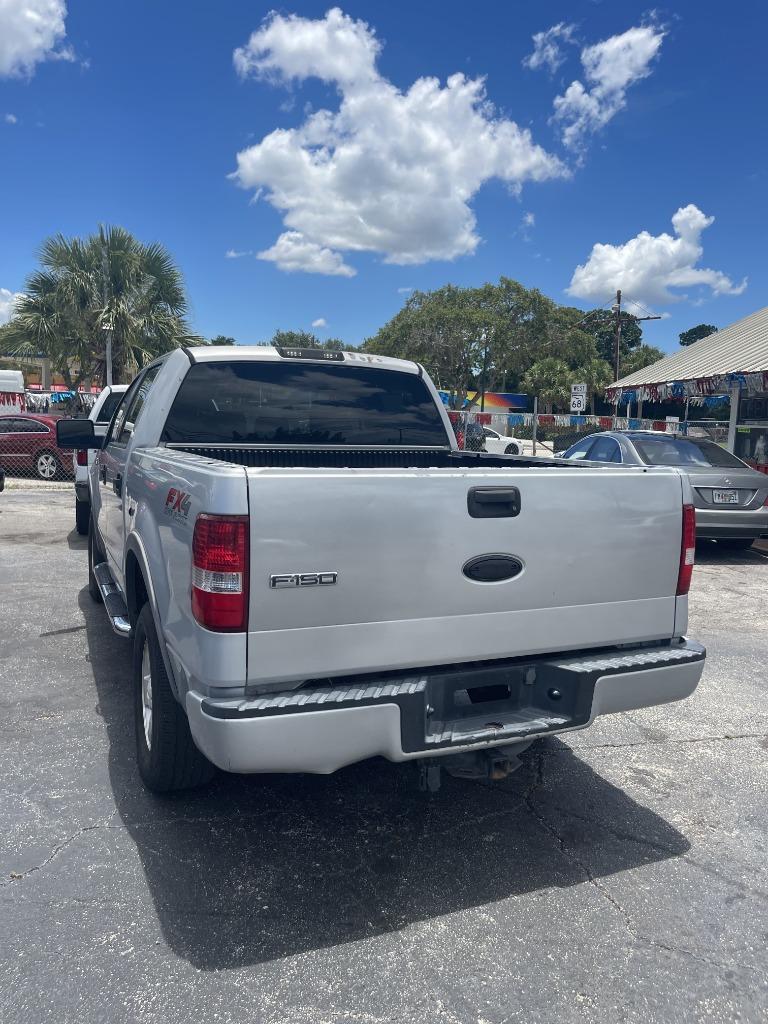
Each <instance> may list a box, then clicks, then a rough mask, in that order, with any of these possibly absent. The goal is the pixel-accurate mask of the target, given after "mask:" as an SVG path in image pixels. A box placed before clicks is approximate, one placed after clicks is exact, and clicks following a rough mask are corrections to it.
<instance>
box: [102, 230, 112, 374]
mask: <svg viewBox="0 0 768 1024" xmlns="http://www.w3.org/2000/svg"><path fill="white" fill-rule="evenodd" d="M108 281H109V259H108V258H107V246H106V243H105V241H104V236H103V235H102V239H101V284H102V290H103V293H104V312H105V313H106V314H107V316H109V317H110V319H109V320H108V322H107V323H106V324H103V325H102V328H101V329H102V330H103V331H106V332H107V360H106V362H107V365H106V370H105V374H104V376H105V380H104V383H105V384H106V385H107V386H108V387H112V319H111V314H109V313H107V309H108V306H109V285H108Z"/></svg>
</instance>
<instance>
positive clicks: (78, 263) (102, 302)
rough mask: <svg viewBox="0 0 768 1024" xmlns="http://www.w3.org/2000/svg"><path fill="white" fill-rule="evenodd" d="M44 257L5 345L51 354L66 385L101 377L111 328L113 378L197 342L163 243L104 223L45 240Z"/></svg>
mask: <svg viewBox="0 0 768 1024" xmlns="http://www.w3.org/2000/svg"><path fill="white" fill-rule="evenodd" d="M40 263H41V264H42V266H41V269H40V270H36V271H34V273H32V274H31V275H30V277H29V278H28V279H27V283H26V286H25V289H24V292H25V294H24V296H23V298H21V299H20V300H19V301H18V303H17V304H16V307H15V310H14V315H13V317H12V319H11V321H10V323H9V324H8V330H7V333H6V344H7V345H8V347H9V348H10V349H12V350H13V354H15V355H17V356H25V355H27V356H28V355H38V354H43V355H46V356H48V357H49V358H50V360H51V365H52V367H53V369H54V370H55V371H57V372H58V373H60V374H61V375H62V377H63V378H64V380H65V382H66V383H67V385H68V386H69V387H76V386H77V384H79V383H80V382H81V381H83V380H101V381H104V379H105V365H106V344H107V332H108V331H111V334H112V361H113V378H114V380H115V381H116V382H117V381H128V380H130V379H131V378H132V377H133V376H134V375H135V373H136V372H137V370H138V369H139V368H140V367H141V366H144V365H145V364H146V363H148V362H150V361H151V360H152V359H154V358H155V357H156V356H157V355H160V354H161V353H163V352H167V351H169V350H170V349H172V348H175V347H177V346H178V345H183V344H188V343H195V342H198V341H199V340H200V339H199V338H197V337H196V336H195V335H193V334H192V332H191V331H190V328H189V325H188V324H187V321H186V314H187V299H186V295H185V292H184V286H183V282H182V277H181V272H180V271H179V269H178V268H177V267H176V265H175V263H174V262H173V259H172V257H171V255H170V253H169V252H168V250H167V249H165V247H164V246H162V245H160V244H159V243H150V244H148V245H146V244H144V243H142V242H139V241H138V240H137V239H136V238H134V237H133V235H131V234H130V233H129V232H128V231H125V230H124V229H123V228H120V227H100V228H99V231H98V232H97V233H96V234H93V235H90V236H89V237H88V238H85V239H82V238H65V237H64V236H63V235H54V236H53V237H51V238H48V239H46V241H45V242H44V243H43V245H42V247H41V250H40ZM75 365H77V367H78V369H77V370H75V368H74V367H75Z"/></svg>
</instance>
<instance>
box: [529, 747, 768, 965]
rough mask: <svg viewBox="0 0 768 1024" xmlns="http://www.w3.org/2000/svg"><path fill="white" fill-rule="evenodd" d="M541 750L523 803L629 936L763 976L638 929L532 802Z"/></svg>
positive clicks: (540, 778)
mask: <svg viewBox="0 0 768 1024" xmlns="http://www.w3.org/2000/svg"><path fill="white" fill-rule="evenodd" d="M544 754H545V752H543V751H540V752H539V753H537V755H536V774H535V777H534V779H533V781H532V782H531V785H530V786H529V787H528V789H527V790H526V792H525V793H524V794H523V799H524V801H525V805H526V807H527V808H528V810H529V811H530V813H531V814H532V815H533V817H534V818H535V819H536V820H537V821H538V823H539V824H540V826H541V827H542V829H544V830H545V831H546V832H548V833H549V835H550V836H551V837H552V839H553V840H554V841H555V844H556V845H557V848H558V849H559V851H560V853H561V854H562V855H563V857H564V858H565V859H566V860H567V861H569V862H570V863H571V864H573V865H575V866H576V867H577V868H579V869H580V870H581V871H582V872H583V874H584V877H585V879H586V880H587V882H588V883H589V884H590V885H591V886H592V887H593V888H594V889H595V890H596V892H597V893H598V894H599V895H600V896H601V897H602V898H603V900H604V901H605V902H606V903H608V904H609V906H610V907H611V908H612V909H613V910H614V911H615V912H616V913H617V914H618V915H619V916H620V918H621V919H622V921H623V924H624V927H625V929H626V931H627V933H628V934H629V935H630V937H631V938H632V939H633V940H634V941H635V942H638V943H642V944H644V945H646V946H650V947H651V948H655V949H660V950H663V951H664V952H667V953H678V954H680V955H683V956H687V957H689V958H690V959H691V960H695V961H697V962H698V963H701V964H706V966H708V967H716V968H718V969H719V970H731V971H738V970H742V971H749V972H750V973H752V974H758V975H759V976H760V977H762V976H763V972H762V971H760V970H758V969H757V968H755V967H748V966H746V965H745V964H733V963H722V962H721V961H719V960H715V959H713V958H711V957H707V956H703V955H702V954H700V953H696V952H695V951H694V950H691V949H688V948H687V947H685V946H674V945H671V944H670V943H666V942H662V941H661V940H660V939H654V938H651V936H649V935H643V933H642V932H640V931H638V929H637V928H636V927H635V925H634V924H633V922H632V918H631V916H630V914H629V911H628V910H626V908H625V907H623V906H622V904H621V903H619V901H618V900H617V899H616V898H615V896H614V895H613V894H612V893H611V892H610V891H609V890H608V888H607V887H606V886H605V885H603V884H602V883H601V882H600V881H599V880H598V879H597V878H596V877H595V875H594V874H593V872H592V870H591V869H590V867H589V865H588V864H586V863H585V861H584V860H582V858H581V857H579V856H578V854H577V853H575V852H574V851H573V850H569V849H568V847H567V846H566V843H565V839H564V838H563V837H562V836H561V835H560V833H559V832H558V831H557V829H556V828H555V826H554V825H553V824H552V823H551V822H549V821H548V820H547V819H546V818H545V816H544V814H543V813H542V812H541V811H539V810H538V809H537V808H536V805H535V804H534V795H535V793H536V791H537V790H538V789H540V788H541V786H542V785H543V783H544Z"/></svg>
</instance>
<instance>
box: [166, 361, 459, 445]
mask: <svg viewBox="0 0 768 1024" xmlns="http://www.w3.org/2000/svg"><path fill="white" fill-rule="evenodd" d="M163 440H165V441H168V442H177V443H179V442H181V443H183V442H187V443H196V444H342V445H398V446H399V445H420V446H425V445H436V446H441V447H447V445H448V438H447V435H446V431H445V427H444V425H443V421H442V419H441V417H440V414H439V412H438V410H437V407H436V405H435V402H434V400H433V399H432V396H431V394H430V393H429V391H428V389H427V386H426V384H425V383H424V381H423V380H422V379H421V378H420V377H417V376H416V375H415V374H410V373H401V372H399V371H397V370H381V369H376V368H373V367H367V366H366V367H358V366H343V365H339V364H335V365H333V366H330V365H317V364H314V363H312V364H310V363H305V364H300V363H295V362H282V361H281V362H266V361H251V362H226V363H224V362H210V363H198V364H196V365H195V366H192V367H191V368H190V370H189V373H188V374H187V376H186V377H185V379H184V382H183V384H182V385H181V387H180V389H179V392H178V394H177V395H176V398H175V399H174V402H173V405H172V407H171V411H170V413H169V414H168V419H167V421H166V424H165V431H164V433H163Z"/></svg>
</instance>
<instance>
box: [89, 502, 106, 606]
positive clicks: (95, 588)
mask: <svg viewBox="0 0 768 1024" xmlns="http://www.w3.org/2000/svg"><path fill="white" fill-rule="evenodd" d="M99 556H100V552H99V549H98V542H97V541H96V533H95V527H94V522H93V516H90V518H89V520H88V593H89V594H90V595H91V597H92V598H93V600H94V601H95V602H96V604H102V603H103V601H104V598H103V597H102V596H101V591H100V590H99V585H98V583H97V582H96V577H95V576H94V575H93V567H94V566H95V565H97V564H98V563H99V561H101V559H100V557H99Z"/></svg>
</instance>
